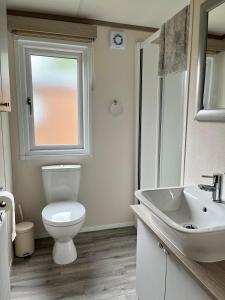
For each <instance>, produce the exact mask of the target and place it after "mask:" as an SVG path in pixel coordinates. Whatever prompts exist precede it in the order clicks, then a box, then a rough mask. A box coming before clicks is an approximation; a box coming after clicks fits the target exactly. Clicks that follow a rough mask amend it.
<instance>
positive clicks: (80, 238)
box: [11, 227, 138, 300]
mask: <svg viewBox="0 0 225 300" xmlns="http://www.w3.org/2000/svg"><path fill="white" fill-rule="evenodd" d="M75 245H76V247H77V252H78V259H77V260H76V261H75V262H74V263H72V264H69V265H65V266H59V265H56V264H54V263H53V261H52V246H53V240H52V239H51V238H46V239H40V240H36V251H35V253H34V255H33V256H32V257H30V258H25V259H19V258H16V259H15V260H14V263H13V266H12V272H11V289H12V295H11V299H12V300H13V299H16V300H29V299H31V300H60V299H65V300H72V299H74V300H106V299H107V300H137V299H138V298H137V296H136V289H135V285H136V283H135V281H136V276H135V261H136V229H135V228H134V227H127V228H120V229H111V230H103V231H96V232H90V233H80V234H78V235H77V237H76V238H75Z"/></svg>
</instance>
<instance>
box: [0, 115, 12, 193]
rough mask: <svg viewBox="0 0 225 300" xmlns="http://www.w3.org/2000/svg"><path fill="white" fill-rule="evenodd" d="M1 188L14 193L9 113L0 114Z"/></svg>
mask: <svg viewBox="0 0 225 300" xmlns="http://www.w3.org/2000/svg"><path fill="white" fill-rule="evenodd" d="M0 187H3V188H4V189H5V190H7V191H12V170H11V150H10V137H9V120H8V113H0Z"/></svg>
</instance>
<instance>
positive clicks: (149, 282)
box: [137, 220, 174, 300]
mask: <svg viewBox="0 0 225 300" xmlns="http://www.w3.org/2000/svg"><path fill="white" fill-rule="evenodd" d="M165 278H166V255H165V254H164V252H163V249H161V248H160V245H159V242H158V240H157V239H156V237H155V236H154V235H153V233H151V231H150V230H149V229H148V228H147V227H146V226H145V225H144V223H142V222H141V221H140V220H138V233H137V296H138V298H139V300H163V299H164V293H165ZM173 300H174V299H173Z"/></svg>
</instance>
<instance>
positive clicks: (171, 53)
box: [158, 6, 190, 76]
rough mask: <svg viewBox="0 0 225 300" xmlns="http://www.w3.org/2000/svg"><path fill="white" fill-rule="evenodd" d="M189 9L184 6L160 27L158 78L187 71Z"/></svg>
mask: <svg viewBox="0 0 225 300" xmlns="http://www.w3.org/2000/svg"><path fill="white" fill-rule="evenodd" d="M189 19H190V7H189V6H186V7H185V8H183V9H182V10H181V11H180V12H179V13H177V14H176V15H175V16H174V17H173V18H172V19H170V20H169V21H167V22H166V23H165V24H163V25H162V27H161V33H160V46H159V48H160V50H159V71H158V74H159V76H165V75H167V74H171V73H176V72H182V71H185V70H186V69H187V49H188V36H189Z"/></svg>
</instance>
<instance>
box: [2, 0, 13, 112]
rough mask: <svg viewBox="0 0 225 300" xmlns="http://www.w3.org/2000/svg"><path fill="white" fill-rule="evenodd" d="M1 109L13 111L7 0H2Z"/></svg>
mask: <svg viewBox="0 0 225 300" xmlns="http://www.w3.org/2000/svg"><path fill="white" fill-rule="evenodd" d="M0 111H6V112H9V111H11V102H10V82H9V60H8V30H7V12H6V0H1V1H0Z"/></svg>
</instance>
